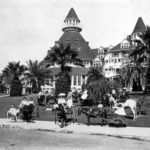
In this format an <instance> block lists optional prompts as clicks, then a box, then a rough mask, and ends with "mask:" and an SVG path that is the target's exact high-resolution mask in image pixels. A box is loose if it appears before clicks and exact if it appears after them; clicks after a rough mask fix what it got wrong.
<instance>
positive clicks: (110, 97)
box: [108, 94, 116, 108]
mask: <svg viewBox="0 0 150 150" xmlns="http://www.w3.org/2000/svg"><path fill="white" fill-rule="evenodd" d="M108 97H109V104H110V107H111V108H112V107H113V106H114V104H115V103H116V100H115V99H114V98H113V96H112V95H111V94H108Z"/></svg>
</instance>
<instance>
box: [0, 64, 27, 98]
mask: <svg viewBox="0 0 150 150" xmlns="http://www.w3.org/2000/svg"><path fill="white" fill-rule="evenodd" d="M26 69H27V68H26V67H25V66H24V65H20V62H9V63H8V65H7V67H6V68H4V70H3V73H2V76H3V80H4V82H5V83H6V84H8V85H9V86H10V96H20V95H21V94H22V85H21V81H20V77H21V75H22V74H23V73H24V71H25V70H26Z"/></svg>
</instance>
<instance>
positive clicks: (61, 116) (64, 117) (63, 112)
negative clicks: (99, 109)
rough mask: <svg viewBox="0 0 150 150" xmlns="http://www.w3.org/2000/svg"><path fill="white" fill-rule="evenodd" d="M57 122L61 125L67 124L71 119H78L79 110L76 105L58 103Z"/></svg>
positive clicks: (56, 109)
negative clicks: (70, 106)
mask: <svg viewBox="0 0 150 150" xmlns="http://www.w3.org/2000/svg"><path fill="white" fill-rule="evenodd" d="M54 117H55V124H56V123H57V122H59V123H60V127H64V126H66V124H67V123H68V122H69V121H73V123H74V122H75V121H76V120H77V111H76V108H75V107H72V108H69V107H66V106H64V105H62V104H58V107H56V108H55V116H54Z"/></svg>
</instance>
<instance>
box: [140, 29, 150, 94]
mask: <svg viewBox="0 0 150 150" xmlns="http://www.w3.org/2000/svg"><path fill="white" fill-rule="evenodd" d="M140 38H141V39H142V43H143V49H144V50H143V54H144V55H145V57H146V58H147V59H146V61H147V70H146V74H145V80H146V81H145V92H146V93H150V27H149V26H147V28H146V31H145V32H144V33H142V34H141V35H140Z"/></svg>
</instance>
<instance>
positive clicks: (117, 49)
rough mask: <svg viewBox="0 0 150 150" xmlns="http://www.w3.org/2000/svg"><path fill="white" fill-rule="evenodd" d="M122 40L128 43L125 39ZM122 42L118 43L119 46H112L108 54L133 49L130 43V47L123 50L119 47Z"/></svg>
mask: <svg viewBox="0 0 150 150" xmlns="http://www.w3.org/2000/svg"><path fill="white" fill-rule="evenodd" d="M124 40H127V41H129V42H130V39H128V38H126V39H124ZM124 40H123V41H124ZM123 41H122V42H120V43H119V44H117V45H116V46H114V47H113V48H112V49H110V51H109V52H108V53H114V52H120V51H130V50H131V49H132V48H133V44H132V43H131V42H130V47H125V48H124V47H121V43H123Z"/></svg>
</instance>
